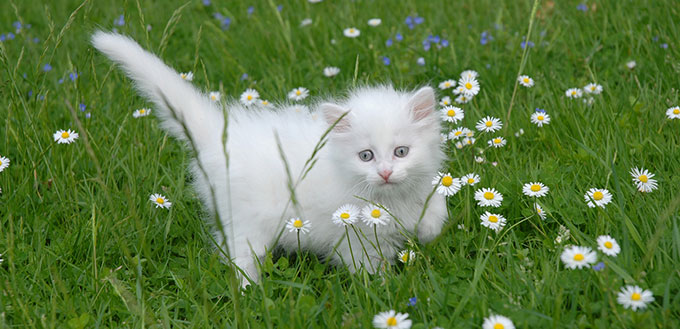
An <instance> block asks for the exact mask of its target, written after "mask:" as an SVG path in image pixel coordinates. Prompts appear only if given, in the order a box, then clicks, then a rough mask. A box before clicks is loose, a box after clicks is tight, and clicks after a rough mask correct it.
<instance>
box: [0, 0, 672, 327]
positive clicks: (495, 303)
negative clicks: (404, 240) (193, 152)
mask: <svg viewBox="0 0 680 329" xmlns="http://www.w3.org/2000/svg"><path fill="white" fill-rule="evenodd" d="M584 4H585V5H582V6H579V5H580V2H574V1H539V2H538V5H537V8H536V9H537V10H536V13H535V15H533V19H532V15H531V13H532V6H533V2H529V1H504V2H501V1H495V0H480V1H474V2H468V1H465V2H464V1H443V0H432V1H429V0H428V1H416V0H405V1H377V0H376V1H369V0H356V1H339V0H338V1H331V0H324V1H323V2H321V3H309V2H307V1H306V0H305V1H303V0H297V1H278V0H272V1H264V0H263V1H217V0H213V1H212V3H211V4H209V5H205V4H204V2H203V1H199V0H193V1H189V2H186V3H185V2H182V1H141V0H140V1H139V2H137V1H112V0H96V1H85V2H82V3H81V2H78V1H69V0H61V1H43V2H42V3H40V2H32V1H18V0H10V1H3V2H2V3H1V4H0V33H1V34H3V35H4V36H5V37H4V38H3V41H2V42H0V62H1V63H2V67H1V68H0V121H1V124H2V128H0V140H1V143H0V156H4V157H7V158H9V159H10V160H11V163H10V166H9V167H8V168H5V169H4V170H3V171H2V172H0V188H2V194H1V195H0V253H1V254H2V256H1V258H2V259H3V261H2V263H1V264H0V292H1V293H0V326H2V327H17V328H19V327H22V328H43V327H48V328H67V327H68V328H100V327H110V328H118V327H131V328H139V327H193V328H206V327H230V328H231V327H233V328H236V327H239V328H246V327H253V328H259V327H266V328H370V327H372V324H371V321H372V319H373V316H374V315H375V314H377V313H378V312H381V311H386V310H390V309H394V310H396V311H398V312H405V313H409V317H410V319H412V320H413V328H433V327H436V326H439V327H442V328H469V327H480V326H481V324H482V321H483V319H484V318H485V317H487V316H489V315H490V314H502V315H505V316H508V317H510V318H511V319H512V320H513V322H514V323H515V325H516V326H517V327H519V328H539V327H542V328H545V327H550V328H594V327H599V328H632V327H636V328H677V327H679V326H680V324H679V320H678V319H679V317H680V294H679V292H680V227H679V226H680V225H679V224H680V213H679V209H680V175H678V172H679V170H678V168H680V120H668V119H666V116H665V111H666V109H667V108H669V107H671V106H677V105H679V104H680V100H679V96H678V88H679V86H680V84H679V83H680V56H679V55H680V51H679V48H678V43H677V40H680V27H679V26H680V25H679V24H678V22H679V21H680V6H678V4H677V3H676V2H674V1H670V0H668V1H663V0H662V1H586V2H584ZM279 5H280V6H281V7H280V8H277V6H279ZM249 7H252V9H249ZM584 9H585V10H584ZM249 11H252V12H251V13H250V14H249ZM215 13H219V14H220V15H221V16H223V17H227V18H229V20H230V23H229V24H228V26H226V24H224V19H218V18H216V17H215ZM121 15H122V19H123V20H122V21H121ZM408 16H412V17H414V16H418V17H422V18H423V19H424V22H423V23H422V24H418V25H415V26H414V28H413V29H411V28H409V26H408V25H407V24H406V23H405V20H406V18H407V17H408ZM374 17H378V18H381V19H382V24H381V25H379V26H377V27H370V26H368V25H367V21H368V19H370V18H374ZM305 18H311V19H312V24H311V25H308V26H300V23H301V21H302V20H303V19H305ZM532 20H533V24H532V25H531V30H529V23H530V21H532ZM15 22H19V23H18V24H19V25H17V23H15ZM29 24H30V27H29ZM17 27H20V28H19V29H17ZM348 27H356V28H358V29H360V30H361V35H360V36H359V37H358V38H347V37H344V36H343V29H345V28H348ZM114 28H115V29H116V30H117V31H119V32H121V33H124V34H126V35H130V36H132V37H133V38H134V39H136V40H138V41H139V42H140V44H142V45H143V46H144V47H145V48H147V49H150V50H151V51H153V52H155V53H156V54H159V55H160V57H161V58H163V59H164V60H165V61H166V62H167V63H168V64H169V65H171V66H173V67H174V68H176V69H177V70H178V71H181V72H186V71H193V72H194V74H195V77H194V84H195V85H197V86H199V88H201V89H203V90H205V91H212V90H220V89H221V90H223V91H224V93H225V94H226V95H225V96H226V97H238V96H239V95H240V94H241V93H242V92H243V91H244V90H245V89H246V88H255V89H257V90H258V91H259V92H260V94H261V96H262V98H264V99H268V100H270V101H284V100H285V99H286V94H287V92H288V91H290V90H291V89H292V88H294V87H298V86H304V87H306V88H308V89H310V91H311V97H310V98H308V99H307V100H305V101H304V102H303V103H304V104H310V103H311V102H313V100H315V99H319V98H321V97H323V96H324V95H342V94H343V93H344V92H345V91H346V90H347V89H348V88H350V87H352V86H354V85H357V84H376V83H386V82H389V83H392V84H394V85H395V86H398V87H400V88H408V89H412V88H416V87H418V86H422V85H427V84H429V85H432V86H436V85H437V84H438V83H439V82H441V81H443V80H445V79H449V78H453V79H456V78H457V77H458V76H459V74H460V73H461V72H462V71H463V70H465V69H473V70H476V71H478V72H479V74H480V77H479V79H480V81H481V92H480V94H479V95H478V96H477V97H475V98H474V100H473V102H470V103H468V104H464V105H462V106H461V107H463V108H464V109H465V111H466V117H465V119H464V121H463V125H464V126H466V127H468V128H473V127H474V124H475V122H476V121H477V120H479V119H480V118H482V117H484V116H487V115H492V116H496V117H498V118H501V119H502V120H503V122H504V126H503V129H502V130H501V131H500V132H499V133H498V135H500V136H503V137H505V138H507V140H508V145H506V146H505V147H504V148H499V149H489V148H488V147H486V141H487V140H488V139H489V138H491V137H495V136H496V135H494V136H491V135H488V134H486V135H485V134H479V133H478V136H477V139H478V141H477V143H476V144H475V145H474V146H472V147H466V148H464V149H462V150H457V149H455V148H454V147H453V146H452V145H453V144H448V148H447V153H448V154H449V155H450V161H448V162H447V163H446V164H445V167H447V168H448V170H449V171H450V172H451V173H452V174H453V175H454V176H462V175H464V174H467V173H470V172H475V173H477V174H479V175H480V176H481V183H480V184H479V185H476V186H475V187H469V186H466V187H464V188H463V190H462V191H461V192H459V193H458V194H456V195H454V196H452V197H449V210H450V214H451V215H450V218H449V221H448V223H447V225H446V227H445V229H444V230H443V232H442V234H441V236H440V237H439V238H438V239H437V240H435V241H434V242H432V243H429V244H427V245H413V246H411V248H412V249H415V250H416V254H417V258H416V261H415V263H414V264H412V265H408V266H405V265H403V264H398V265H394V266H390V267H387V268H386V272H385V273H384V274H382V275H369V274H366V273H360V274H357V275H350V274H349V272H348V271H347V270H346V269H344V268H335V267H332V266H329V265H327V264H325V262H324V261H320V260H318V259H317V257H316V256H315V255H313V254H303V255H286V254H283V255H277V256H273V257H272V256H270V257H268V258H267V260H266V261H265V262H264V264H263V271H264V272H265V273H266V276H265V280H263V282H262V283H261V284H260V285H256V286H251V287H249V288H248V289H247V290H246V291H244V292H243V294H241V293H236V294H234V293H233V291H234V290H233V289H230V280H229V270H228V268H227V266H226V265H225V264H223V263H222V262H220V258H219V255H218V254H217V253H216V252H215V251H214V250H213V248H211V246H210V239H209V236H210V228H209V227H208V226H207V225H205V224H204V221H203V220H202V218H204V217H206V216H207V214H205V213H204V211H203V210H202V207H201V205H200V202H199V201H198V199H197V195H196V194H195V193H194V191H193V190H192V189H191V187H190V184H189V183H190V181H191V178H190V177H188V175H187V171H186V168H187V167H188V165H189V161H190V153H189V152H187V151H186V150H185V149H184V148H183V147H182V145H181V143H179V142H177V141H175V140H173V139H169V138H168V136H167V135H166V134H165V133H164V132H163V131H162V130H160V129H159V127H158V123H157V121H156V120H155V119H154V118H152V117H144V118H138V119H135V118H133V117H132V112H133V111H134V110H136V109H139V108H142V107H147V106H150V104H148V103H146V102H145V101H144V100H143V99H142V98H140V97H139V96H138V95H137V94H136V92H135V91H134V90H133V88H132V85H131V82H130V81H129V80H128V79H127V78H125V76H124V75H123V74H122V72H121V71H120V70H119V69H117V68H115V67H114V66H113V65H112V64H111V63H110V62H109V61H108V60H107V59H105V58H104V56H102V55H101V54H98V53H97V52H95V51H94V49H93V48H92V47H91V46H90V44H89V38H90V35H91V33H92V32H93V31H95V30H96V29H103V30H112V29H114ZM9 33H12V36H10V34H9ZM397 33H399V34H401V35H402V36H403V40H401V41H397V40H396V39H395V36H396V34H397ZM483 33H485V34H484V35H485V36H486V37H483V36H482V34H483ZM528 33H530V38H529V40H528V41H529V42H528V46H527V48H526V50H527V51H526V56H525V60H526V64H525V66H524V68H523V70H522V72H523V73H524V74H528V75H530V76H531V77H532V78H534V79H535V80H536V85H535V86H534V87H533V88H530V89H528V88H523V87H521V86H519V87H518V89H517V90H516V93H515V95H514V100H513V105H512V113H511V115H510V117H509V118H508V117H507V113H508V109H509V107H510V103H511V99H513V91H514V90H515V82H516V78H517V76H518V73H519V68H520V64H521V60H522V58H523V53H524V50H525V49H524V48H523V47H522V41H523V38H525V36H526V35H527V34H528ZM430 35H439V36H440V37H441V38H442V39H446V40H447V41H448V42H449V45H448V46H446V47H441V48H438V47H437V46H436V45H432V47H431V49H430V50H425V49H424V47H423V40H426V39H427V38H428V36H430ZM489 35H490V37H489ZM483 38H485V40H482V39H483ZM388 39H391V40H392V41H393V44H392V45H391V46H387V44H386V42H387V40H388ZM484 41H486V42H484ZM385 57H387V58H389V62H390V63H389V65H385V59H384V58H385ZM421 57H422V58H423V59H424V61H425V65H419V64H417V60H418V58H421ZM631 60H634V61H636V63H637V66H636V67H635V68H634V69H632V70H631V69H628V68H627V67H626V65H625V64H626V63H627V62H629V61H631ZM46 64H49V67H46ZM326 66H337V67H339V68H340V69H341V72H340V74H339V75H337V76H335V77H333V78H327V77H325V76H324V75H323V74H322V70H323V68H324V67H326ZM48 68H49V70H48ZM73 73H77V77H76V75H75V74H73ZM244 74H246V75H247V76H246V75H244ZM589 82H597V83H599V84H601V85H602V86H603V88H604V91H603V93H602V94H601V95H597V96H596V97H594V101H593V104H592V105H587V104H585V103H584V102H582V100H581V99H578V100H572V99H568V98H567V97H565V93H564V92H565V90H566V89H567V88H571V87H583V86H584V85H586V84H587V83H589ZM446 95H449V96H450V95H451V93H450V90H446V91H441V92H440V96H446ZM81 104H82V105H81ZM83 106H84V109H83ZM535 108H541V109H545V110H546V111H547V112H548V113H549V114H550V116H551V117H552V121H551V122H550V124H549V125H547V126H544V127H542V128H538V127H536V126H535V125H533V124H532V123H531V122H530V120H529V117H530V115H531V113H533V112H534V109H535ZM450 127H453V126H450ZM57 129H73V130H75V131H77V132H78V133H79V134H80V138H79V139H78V140H76V142H75V143H73V144H59V145H57V144H56V143H55V142H54V141H53V139H52V135H53V134H54V132H55V131H57ZM520 129H522V130H523V131H524V134H523V135H520V137H516V136H515V133H516V132H517V131H519V130H520ZM482 149H483V150H484V153H483V154H481V156H483V157H485V158H486V162H484V163H477V162H476V161H475V160H474V156H475V155H477V156H479V155H480V154H479V150H482ZM492 162H496V164H497V165H495V166H494V165H493V164H492ZM633 167H644V168H646V169H649V170H650V171H651V172H653V173H655V174H656V177H655V178H657V179H658V180H659V189H658V190H656V191H654V192H652V193H647V194H644V193H640V192H638V191H637V190H636V188H635V186H634V185H633V184H632V181H631V176H630V174H629V173H628V172H629V171H630V169H631V168H633ZM530 181H540V182H543V183H545V184H546V185H547V186H549V187H550V193H549V194H548V196H546V197H544V198H541V199H540V204H541V205H542V206H543V209H544V210H545V211H546V212H547V213H548V218H547V219H546V220H544V221H543V220H540V219H539V218H538V217H537V215H536V214H535V213H534V212H533V210H532V207H533V200H531V198H529V197H526V196H524V195H522V193H521V187H522V184H524V183H527V182H530ZM480 186H481V187H494V188H496V189H497V190H498V191H499V192H501V193H503V195H504V201H503V205H502V207H501V208H500V209H498V212H499V213H501V214H503V215H504V216H505V217H506V218H507V219H508V225H507V226H506V228H505V229H504V230H503V231H501V232H500V233H498V234H496V233H494V232H492V231H490V230H489V229H487V228H485V227H482V226H481V225H480V224H479V216H480V215H481V214H482V213H483V212H484V211H485V209H483V208H480V207H478V206H477V205H476V204H475V201H474V200H473V199H472V194H473V192H474V190H475V189H476V188H478V187H480ZM592 187H599V188H607V189H608V190H609V191H611V192H612V194H613V202H612V203H611V204H609V205H608V206H607V207H606V208H605V209H600V208H595V209H591V208H588V207H587V206H586V204H585V202H584V193H585V192H586V191H587V190H588V189H590V188H592ZM152 193H162V194H164V195H166V196H167V197H168V198H169V199H170V201H172V202H173V206H172V207H171V208H170V210H165V209H156V208H154V206H153V204H152V203H151V202H149V200H148V198H149V195H150V194H152ZM266 206H267V205H266V204H263V205H262V207H266ZM329 220H330V219H329ZM560 226H564V227H566V228H568V229H569V230H570V236H569V238H568V239H567V240H566V241H564V242H562V243H561V244H558V243H556V242H555V238H556V237H557V236H558V234H559V230H560ZM604 234H608V235H611V236H612V237H614V238H615V239H616V240H617V241H618V242H619V244H620V245H621V249H622V250H621V253H620V254H619V255H618V256H617V257H608V256H603V255H602V254H599V256H598V257H599V260H600V261H603V262H604V264H605V267H604V269H603V270H601V271H595V270H592V269H582V270H569V269H565V267H564V265H563V264H562V263H561V261H560V254H561V252H562V250H563V249H564V246H565V245H568V244H574V245H585V246H589V247H591V248H593V249H595V247H596V244H595V239H596V238H597V236H598V235H604ZM626 284H633V285H638V286H640V287H642V288H644V289H650V290H651V291H652V292H653V294H654V298H655V301H654V302H653V303H651V304H650V305H649V306H648V307H647V309H645V310H642V311H637V312H634V311H632V310H630V309H624V308H623V307H622V306H621V305H619V304H618V303H617V302H616V294H617V292H618V291H619V290H620V288H621V287H622V286H623V285H626ZM413 297H415V299H412V298H413Z"/></svg>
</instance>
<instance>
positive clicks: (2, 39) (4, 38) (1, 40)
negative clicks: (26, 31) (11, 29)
mask: <svg viewBox="0 0 680 329" xmlns="http://www.w3.org/2000/svg"><path fill="white" fill-rule="evenodd" d="M5 40H7V36H6V35H5V34H4V33H3V34H0V42H3V41H5Z"/></svg>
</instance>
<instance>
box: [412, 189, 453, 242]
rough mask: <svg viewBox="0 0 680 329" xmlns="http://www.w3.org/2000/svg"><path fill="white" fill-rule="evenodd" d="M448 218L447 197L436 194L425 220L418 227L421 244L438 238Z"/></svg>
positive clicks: (431, 200) (424, 217)
mask: <svg viewBox="0 0 680 329" xmlns="http://www.w3.org/2000/svg"><path fill="white" fill-rule="evenodd" d="M447 217H448V213H447V211H446V197H444V196H443V195H441V194H439V193H435V194H434V195H432V198H431V199H430V203H429V204H428V206H427V210H426V211H425V216H423V219H422V220H421V221H420V224H418V226H417V229H416V232H417V234H418V240H420V242H421V243H427V242H430V241H432V240H433V239H434V238H436V237H437V236H438V235H439V233H441V231H442V227H443V226H444V223H445V222H446V220H447V219H448V218H447Z"/></svg>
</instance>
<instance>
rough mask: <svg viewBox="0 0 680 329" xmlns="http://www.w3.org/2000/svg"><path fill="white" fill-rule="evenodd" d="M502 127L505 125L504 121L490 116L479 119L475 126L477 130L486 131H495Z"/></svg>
mask: <svg viewBox="0 0 680 329" xmlns="http://www.w3.org/2000/svg"><path fill="white" fill-rule="evenodd" d="M501 127H503V122H501V120H500V119H498V118H494V117H489V116H487V117H484V118H483V119H482V120H479V121H478V122H477V125H476V126H475V128H477V130H479V131H484V132H494V131H496V130H500V129H501Z"/></svg>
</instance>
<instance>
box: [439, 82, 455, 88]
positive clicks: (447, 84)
mask: <svg viewBox="0 0 680 329" xmlns="http://www.w3.org/2000/svg"><path fill="white" fill-rule="evenodd" d="M455 86H456V81H455V80H451V79H449V80H445V81H442V82H440V83H439V89H441V90H445V89H449V88H453V87H455Z"/></svg>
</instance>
